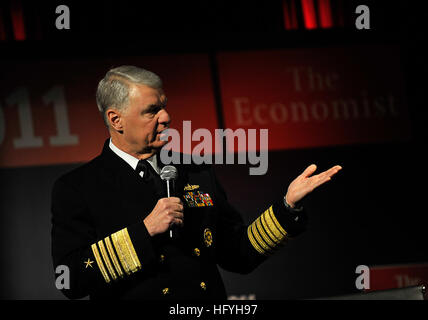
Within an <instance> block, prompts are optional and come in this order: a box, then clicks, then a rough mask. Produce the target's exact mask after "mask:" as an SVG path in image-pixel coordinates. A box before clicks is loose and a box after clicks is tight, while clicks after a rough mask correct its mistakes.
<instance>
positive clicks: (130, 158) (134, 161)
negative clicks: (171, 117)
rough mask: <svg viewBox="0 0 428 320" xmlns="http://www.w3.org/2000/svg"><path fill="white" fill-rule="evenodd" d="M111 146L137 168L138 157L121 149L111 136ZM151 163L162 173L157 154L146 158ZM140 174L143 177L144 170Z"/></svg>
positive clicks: (158, 172) (132, 166) (133, 167)
mask: <svg viewBox="0 0 428 320" xmlns="http://www.w3.org/2000/svg"><path fill="white" fill-rule="evenodd" d="M109 147H110V149H111V150H112V151H113V152H114V153H116V154H117V155H118V156H119V157H121V158H122V159H123V160H125V162H126V163H127V164H129V165H130V166H131V168H132V169H134V170H135V169H136V168H137V164H138V161H139V160H138V159H137V158H135V157H134V156H131V155H130V154H129V153H126V152H124V151H122V150H120V149H119V148H118V147H116V146H115V145H114V144H113V142H112V141H111V138H110V143H109ZM146 160H147V161H148V162H149V163H150V165H151V166H152V168H153V169H154V170H155V171H156V173H157V174H160V169H159V166H158V160H157V158H156V155H153V156H151V157H150V158H148V159H146ZM140 176H141V178H142V177H143V176H144V172H143V171H141V172H140Z"/></svg>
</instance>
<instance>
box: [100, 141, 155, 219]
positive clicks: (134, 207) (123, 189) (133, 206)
mask: <svg viewBox="0 0 428 320" xmlns="http://www.w3.org/2000/svg"><path fill="white" fill-rule="evenodd" d="M109 141H110V139H107V140H106V142H105V143H104V147H103V151H102V153H101V155H100V159H101V161H102V167H103V176H104V177H105V178H106V180H107V181H108V182H109V185H108V186H106V188H112V189H113V190H114V191H113V192H108V193H107V194H114V195H115V196H117V199H118V201H119V204H120V205H119V206H118V208H119V210H120V214H121V215H125V216H126V217H129V218H130V219H131V221H130V222H132V220H134V219H135V218H138V219H141V218H144V217H145V216H147V214H149V213H150V212H151V211H152V210H153V208H154V206H155V205H156V202H157V201H158V200H159V198H161V197H162V195H160V194H158V193H157V192H156V189H155V188H154V184H153V183H151V182H147V181H144V180H143V179H142V178H141V177H140V176H139V175H138V174H137V173H136V172H135V170H133V169H132V167H131V166H130V165H129V164H128V163H126V161H125V160H123V159H122V158H120V157H119V156H118V155H117V154H115V153H114V152H113V151H112V150H111V149H110V147H109ZM127 220H128V219H127Z"/></svg>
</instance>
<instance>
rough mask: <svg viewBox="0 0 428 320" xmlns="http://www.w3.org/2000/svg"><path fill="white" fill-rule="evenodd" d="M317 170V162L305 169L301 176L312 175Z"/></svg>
mask: <svg viewBox="0 0 428 320" xmlns="http://www.w3.org/2000/svg"><path fill="white" fill-rule="evenodd" d="M315 170H317V166H316V165H315V164H311V165H310V166H309V167H307V168H306V169H305V171H303V173H302V174H301V175H300V176H301V177H303V178H307V177H309V176H310V175H312V174H313V173H314V172H315Z"/></svg>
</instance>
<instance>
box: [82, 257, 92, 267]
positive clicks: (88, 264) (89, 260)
mask: <svg viewBox="0 0 428 320" xmlns="http://www.w3.org/2000/svg"><path fill="white" fill-rule="evenodd" d="M84 263H85V269H86V268H88V266H89V267H91V268H93V266H92V264H93V263H94V261H92V260H91V259H90V258H88V260H86V261H84Z"/></svg>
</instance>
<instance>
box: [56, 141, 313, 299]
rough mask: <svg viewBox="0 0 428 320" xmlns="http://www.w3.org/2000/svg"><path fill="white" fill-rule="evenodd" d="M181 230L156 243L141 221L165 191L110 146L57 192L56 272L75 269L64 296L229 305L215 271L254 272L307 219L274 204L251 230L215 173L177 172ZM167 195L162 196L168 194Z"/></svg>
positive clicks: (191, 168)
mask: <svg viewBox="0 0 428 320" xmlns="http://www.w3.org/2000/svg"><path fill="white" fill-rule="evenodd" d="M176 167H177V169H178V179H177V181H176V185H175V189H176V193H177V194H176V196H178V197H180V198H181V200H182V202H183V204H184V226H183V227H182V228H179V230H177V231H175V235H176V237H175V238H174V239H170V238H169V232H165V233H164V234H160V235H155V236H153V237H151V236H150V235H149V233H148V231H147V229H146V227H145V225H144V223H143V219H144V218H145V217H146V216H147V215H148V214H149V213H150V212H151V211H152V210H153V208H154V207H155V205H156V203H157V201H158V200H159V199H160V198H162V197H166V194H165V193H166V191H164V190H160V189H159V188H156V187H155V185H154V183H153V182H151V181H148V182H146V181H145V180H144V179H142V178H141V177H140V176H139V175H138V173H137V172H136V171H134V170H133V169H132V168H131V166H130V165H129V164H128V163H126V162H125V161H124V160H123V159H121V158H120V157H119V156H117V155H116V154H115V153H114V152H113V151H112V150H111V149H110V148H109V144H108V140H107V141H106V143H105V145H104V148H103V151H102V153H101V155H99V156H98V157H97V158H95V159H93V160H92V161H90V162H89V163H87V164H85V165H83V166H81V167H79V168H77V169H75V170H73V171H71V172H69V173H67V174H65V175H63V176H62V177H60V178H59V179H58V180H57V181H56V182H55V184H54V187H53V191H52V208H51V209H52V257H53V263H54V268H56V267H57V266H59V265H63V266H67V267H68V269H69V275H70V279H69V284H70V286H69V288H64V289H62V290H61V291H62V292H63V293H64V294H65V295H66V296H67V297H68V298H71V299H73V298H82V297H85V296H87V295H89V296H90V298H91V299H111V298H112V299H153V300H159V299H175V300H178V299H202V300H206V299H226V291H225V288H224V285H223V281H222V279H221V276H220V273H219V271H218V266H220V267H221V268H223V269H225V270H228V271H232V272H238V273H244V274H245V273H248V272H250V271H252V270H254V269H255V268H256V267H257V266H258V265H259V264H260V263H262V262H263V261H264V260H265V259H267V257H268V256H269V255H271V254H272V253H273V252H275V250H277V249H278V248H279V247H281V246H282V245H283V244H284V243H285V242H286V241H287V239H288V238H290V237H294V236H296V235H297V234H299V233H300V232H302V231H303V229H304V227H305V224H306V216H305V215H304V214H303V212H297V211H295V210H291V209H289V208H287V207H286V206H285V205H284V203H283V199H280V200H279V201H278V202H277V203H273V204H272V205H271V206H269V207H268V208H267V209H266V211H264V212H263V213H261V215H260V216H259V217H258V218H257V219H256V220H254V222H253V223H251V224H250V225H249V226H247V225H245V224H244V223H243V220H242V218H241V216H240V214H239V213H238V212H237V211H236V210H235V209H234V208H233V207H232V206H231V205H230V204H229V203H228V201H227V199H226V195H225V193H224V191H223V189H222V187H221V186H220V184H219V183H218V181H217V179H216V177H215V175H214V173H213V170H212V168H211V167H210V166H205V165H177V166H176ZM165 189H166V188H165Z"/></svg>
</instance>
